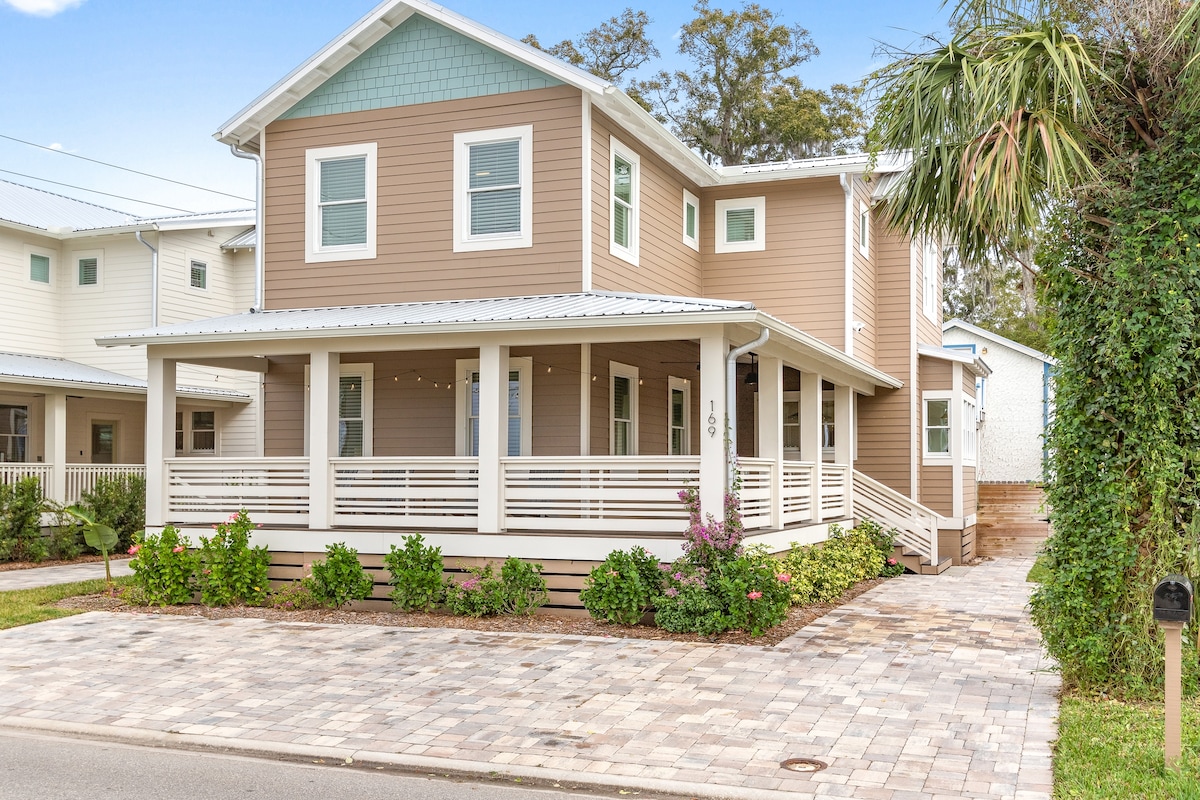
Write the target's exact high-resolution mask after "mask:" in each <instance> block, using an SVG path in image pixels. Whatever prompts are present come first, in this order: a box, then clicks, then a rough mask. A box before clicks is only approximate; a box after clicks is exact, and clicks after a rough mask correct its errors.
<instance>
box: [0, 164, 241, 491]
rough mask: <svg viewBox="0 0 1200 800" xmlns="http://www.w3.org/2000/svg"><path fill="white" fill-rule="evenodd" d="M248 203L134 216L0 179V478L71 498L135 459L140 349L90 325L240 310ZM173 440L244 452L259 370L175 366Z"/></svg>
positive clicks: (141, 420) (181, 446) (191, 450)
mask: <svg viewBox="0 0 1200 800" xmlns="http://www.w3.org/2000/svg"><path fill="white" fill-rule="evenodd" d="M253 225H254V212H253V211H229V212H218V213H209V214H186V215H180V216H173V217H161V218H141V217H136V216H133V215H130V214H125V213H123V212H120V211H115V210H113V209H109V208H104V207H102V206H97V205H94V204H92V203H85V202H82V201H80V200H75V199H73V198H69V197H64V196H61V195H57V194H53V193H50V192H45V191H42V190H40V189H35V188H32V187H28V186H22V185H20V184H16V183H11V182H8V181H0V462H3V463H0V482H9V481H12V480H16V479H19V478H21V477H25V476H27V475H33V476H37V477H38V478H39V479H40V480H41V481H42V486H43V491H44V493H45V494H47V495H48V496H49V497H51V498H52V499H56V500H63V501H67V502H70V501H74V500H76V499H78V496H79V493H80V491H82V490H84V489H86V488H88V487H89V486H90V485H91V483H92V481H94V480H95V477H96V476H97V475H100V474H104V473H112V472H119V471H126V472H136V471H139V470H140V469H142V466H141V465H142V464H143V463H144V439H145V427H146V423H145V419H146V412H145V409H146V352H145V348H144V347H122V348H101V347H97V346H96V343H95V340H96V338H97V337H99V336H104V335H108V334H112V333H114V332H120V331H123V330H128V329H130V328H138V327H143V326H145V325H147V324H151V325H153V324H166V323H171V322H183V321H188V320H193V319H198V318H203V317H211V316H218V315H221V314H228V313H230V312H232V311H244V310H246V309H248V308H249V307H250V306H251V305H252V304H253V302H254V291H255V290H254V280H255V276H254V256H253V247H254V242H253V241H249V242H247V241H246V237H247V235H249V236H250V237H251V238H252V237H253V228H252V226H253ZM178 382H179V386H180V391H181V392H183V394H184V395H185V396H186V397H187V400H186V401H185V402H183V403H181V404H180V406H179V408H178V409H177V414H176V426H175V427H176V433H175V440H176V448H177V451H178V452H180V453H186V454H196V455H200V454H206V453H207V454H211V455H214V456H218V455H223V456H226V457H229V456H253V455H255V454H256V453H257V450H258V441H259V437H258V427H259V426H258V424H257V421H256V418H257V408H258V403H257V398H258V385H259V383H260V381H258V380H256V379H254V378H253V377H250V378H248V377H247V375H246V373H245V372H240V373H239V372H232V371H229V370H222V369H216V368H210V367H205V366H196V365H190V366H188V367H185V368H181V369H180V371H179V375H178Z"/></svg>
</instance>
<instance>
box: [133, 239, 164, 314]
mask: <svg viewBox="0 0 1200 800" xmlns="http://www.w3.org/2000/svg"><path fill="white" fill-rule="evenodd" d="M133 235H134V236H136V237H137V240H138V241H139V242H141V243H142V244H144V245H146V247H148V248H150V327H151V328H157V327H158V248H156V247H155V246H154V245H152V244H150V243H149V242H147V241H146V240H145V239H143V238H142V232H141V231H134V232H133Z"/></svg>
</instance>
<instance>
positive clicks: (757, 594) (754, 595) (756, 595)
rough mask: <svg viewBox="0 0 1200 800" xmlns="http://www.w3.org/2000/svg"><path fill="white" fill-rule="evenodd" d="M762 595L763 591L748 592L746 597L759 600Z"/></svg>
mask: <svg viewBox="0 0 1200 800" xmlns="http://www.w3.org/2000/svg"><path fill="white" fill-rule="evenodd" d="M760 597H762V592H746V599H748V600H758V599H759V598H760Z"/></svg>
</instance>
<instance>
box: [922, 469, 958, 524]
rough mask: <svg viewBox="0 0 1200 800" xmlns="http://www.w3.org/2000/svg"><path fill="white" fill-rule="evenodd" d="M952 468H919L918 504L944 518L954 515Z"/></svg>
mask: <svg viewBox="0 0 1200 800" xmlns="http://www.w3.org/2000/svg"><path fill="white" fill-rule="evenodd" d="M953 469H954V468H953V467H950V466H945V467H921V496H920V497H919V498H918V502H920V503H921V504H922V505H925V506H928V507H929V508H932V509H933V510H934V511H936V512H938V513H939V514H941V515H942V516H944V517H950V516H953V515H954V474H953Z"/></svg>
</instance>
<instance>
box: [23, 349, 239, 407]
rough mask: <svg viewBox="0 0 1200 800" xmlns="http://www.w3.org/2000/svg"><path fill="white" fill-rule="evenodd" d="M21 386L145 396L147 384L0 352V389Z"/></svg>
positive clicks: (206, 395) (217, 392) (225, 396)
mask: <svg viewBox="0 0 1200 800" xmlns="http://www.w3.org/2000/svg"><path fill="white" fill-rule="evenodd" d="M12 383H20V384H25V385H30V386H45V387H47V388H62V389H73V390H77V391H81V390H90V391H107V392H118V393H121V394H135V395H144V394H145V393H146V382H145V381H144V380H141V379H140V378H131V377H129V376H128V375H122V374H120V373H119V372H110V371H109V370H106V369H100V368H99V367H91V366H88V365H87V364H80V363H79V362H78V361H68V360H67V359H65V358H53V357H51V356H35V355H29V354H26V353H0V386H2V385H4V384H12ZM177 391H178V393H179V394H180V395H183V396H186V397H194V398H200V399H206V400H226V401H233V402H242V403H248V402H250V399H251V398H250V395H248V394H246V393H245V392H236V391H232V390H228V389H208V388H204V387H198V386H180V387H179V388H178V390H177Z"/></svg>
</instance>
